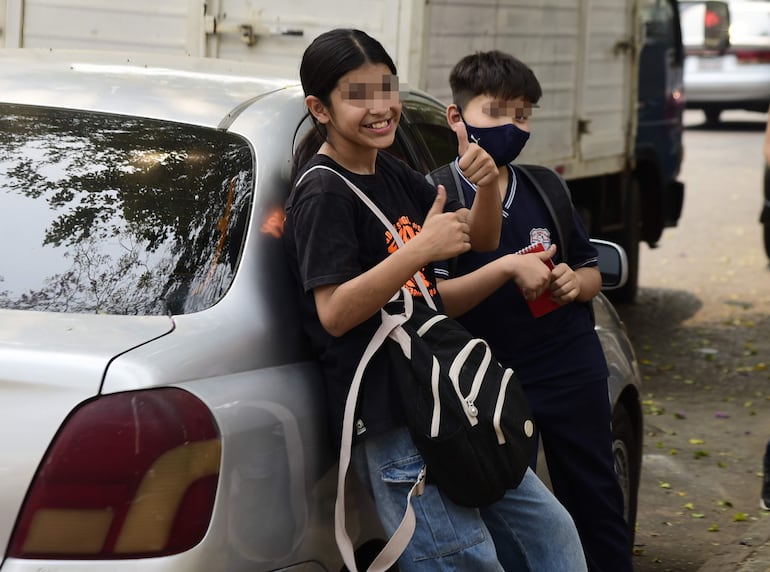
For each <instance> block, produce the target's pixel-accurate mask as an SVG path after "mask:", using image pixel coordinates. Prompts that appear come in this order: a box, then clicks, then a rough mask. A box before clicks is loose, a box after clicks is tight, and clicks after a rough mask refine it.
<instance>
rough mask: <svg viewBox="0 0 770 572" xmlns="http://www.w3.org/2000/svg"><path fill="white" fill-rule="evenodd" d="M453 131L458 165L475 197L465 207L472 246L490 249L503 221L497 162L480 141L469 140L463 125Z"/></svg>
mask: <svg viewBox="0 0 770 572" xmlns="http://www.w3.org/2000/svg"><path fill="white" fill-rule="evenodd" d="M455 132H456V133H457V141H458V145H457V146H458V152H459V153H458V154H459V156H460V160H459V162H458V166H459V167H460V170H461V171H462V172H463V175H465V177H466V178H467V179H468V180H469V181H470V182H471V183H473V184H474V185H476V198H475V199H474V200H473V206H471V208H470V211H468V226H469V227H470V237H471V246H472V248H473V250H476V251H479V252H488V251H492V250H495V249H496V248H497V246H498V245H499V244H500V229H501V228H502V224H503V222H502V221H503V201H502V198H501V197H500V193H499V191H498V185H497V177H498V169H497V165H495V161H494V159H492V157H491V156H490V155H489V153H487V152H486V151H484V149H482V148H481V147H479V145H477V144H476V143H469V142H468V134H467V132H466V131H465V126H464V125H460V126H459V127H457V128H456V130H455ZM460 192H462V190H461V189H460Z"/></svg>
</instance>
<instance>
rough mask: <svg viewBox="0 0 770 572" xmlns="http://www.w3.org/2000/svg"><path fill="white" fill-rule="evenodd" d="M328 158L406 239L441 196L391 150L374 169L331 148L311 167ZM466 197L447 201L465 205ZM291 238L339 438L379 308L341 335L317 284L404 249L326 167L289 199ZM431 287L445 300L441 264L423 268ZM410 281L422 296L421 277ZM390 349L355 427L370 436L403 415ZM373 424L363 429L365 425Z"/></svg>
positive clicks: (370, 382)
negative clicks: (321, 304)
mask: <svg viewBox="0 0 770 572" xmlns="http://www.w3.org/2000/svg"><path fill="white" fill-rule="evenodd" d="M314 165H326V166H328V167H331V168H333V169H334V170H336V171H337V172H339V173H341V174H342V175H344V176H345V177H346V178H347V179H349V180H350V181H351V182H352V183H353V184H355V185H356V186H358V187H359V188H360V189H361V190H362V191H363V192H364V193H365V194H366V195H367V196H368V197H369V198H370V199H371V200H372V201H373V202H374V203H375V204H376V205H377V206H378V207H379V208H380V209H381V210H382V212H383V213H384V214H385V216H386V217H387V218H388V220H389V221H391V223H393V226H394V227H395V228H396V230H397V231H398V233H399V235H400V236H401V238H402V239H403V240H404V242H407V241H408V240H409V239H410V238H412V237H413V236H415V235H416V234H417V233H418V232H419V231H420V229H421V228H422V224H423V222H424V220H425V215H426V214H427V212H428V211H429V210H430V207H431V205H432V204H433V201H434V199H435V196H436V190H435V188H434V187H432V186H431V185H430V184H428V183H427V182H426V181H425V178H424V177H423V175H421V174H420V173H417V172H416V171H414V170H412V169H411V168H410V167H409V166H408V165H406V164H405V163H403V162H402V161H400V160H398V159H396V158H394V157H393V156H391V155H389V154H388V153H385V152H380V153H379V154H378V156H377V162H376V165H375V174H374V175H359V174H356V173H353V172H350V171H348V170H347V169H345V168H344V167H342V166H340V165H338V164H337V163H336V162H334V161H333V160H332V159H331V158H330V157H328V156H326V155H316V156H315V157H313V159H311V160H310V161H309V162H308V164H307V165H306V167H305V171H307V170H308V169H309V168H310V167H312V166H314ZM460 206H461V205H460V203H459V202H456V201H453V202H451V203H449V204H447V207H446V210H452V211H454V210H457V209H458V208H460ZM284 237H285V244H286V250H287V255H288V257H289V262H290V266H291V267H292V271H293V272H294V273H295V276H296V278H297V280H298V281H299V283H300V284H301V286H302V295H301V300H300V307H301V311H302V319H303V325H304V327H305V330H306V332H307V333H308V335H309V337H310V340H311V342H312V344H313V347H314V349H315V351H316V353H317V355H318V357H319V358H320V361H321V364H322V367H323V373H324V379H325V383H326V391H327V399H328V405H329V412H330V422H331V424H332V430H333V433H334V435H335V436H336V437H337V441H339V437H340V435H341V427H342V416H343V412H344V409H345V399H346V398H347V393H348V389H349V387H350V383H351V381H352V378H353V374H354V373H355V369H356V366H357V365H358V362H359V360H360V358H361V356H362V355H363V352H364V349H365V347H366V345H367V344H368V342H369V340H370V339H371V337H372V334H373V333H374V331H375V330H376V329H377V327H378V326H379V324H380V315H379V313H377V314H375V315H374V316H372V317H371V318H369V319H368V320H367V321H365V322H364V323H362V324H360V325H359V326H357V327H355V328H353V329H352V330H350V331H349V332H347V333H346V334H345V335H343V336H340V337H333V336H331V335H329V333H327V332H326V330H324V328H323V326H322V325H321V323H320V321H319V319H318V314H317V311H316V307H315V300H314V298H313V289H314V288H316V287H319V286H325V285H329V284H341V283H343V282H346V281H347V280H350V279H352V278H355V277H356V276H358V275H359V274H362V273H363V272H365V271H366V270H368V269H370V268H372V267H374V266H376V265H377V264H378V263H379V262H381V261H382V260H384V259H385V257H386V256H388V255H389V254H390V253H391V252H393V251H395V250H396V249H397V246H396V243H395V241H394V240H393V238H392V236H391V233H390V232H389V231H387V230H386V229H385V226H384V225H383V224H382V222H381V221H380V220H379V219H378V218H377V217H376V216H375V215H374V214H373V213H372V212H371V210H369V207H367V206H366V205H365V204H364V203H363V201H361V199H360V198H359V197H357V196H356V195H355V194H354V193H353V191H352V190H351V189H349V188H348V187H347V185H346V184H345V183H344V181H343V180H342V179H341V178H340V177H339V176H337V175H336V174H334V173H331V172H329V171H327V170H325V169H316V170H314V171H312V172H310V173H308V174H307V176H305V177H304V179H303V180H302V181H301V182H300V184H299V185H297V187H296V188H295V189H294V190H293V191H292V193H291V195H290V196H289V199H288V201H287V203H286V223H285V233H284ZM422 272H423V275H424V278H425V280H426V284H427V285H428V290H429V291H430V292H431V294H432V295H434V296H435V300H436V303H437V305H438V306H439V308H440V307H441V301H440V298H439V297H438V293H437V290H436V278H435V275H434V272H433V266H432V265H428V266H426V267H425V268H424V269H423V271H422ZM406 287H407V288H408V289H409V290H410V291H411V293H412V295H413V296H414V297H415V298H421V294H420V291H419V289H417V288H416V286H415V285H414V284H413V280H410V282H407V284H406ZM389 376H390V370H389V366H388V361H387V356H386V352H385V351H384V350H381V351H379V352H378V353H377V354H376V355H375V356H374V358H373V359H372V361H371V362H370V364H369V366H368V368H367V370H366V373H365V375H364V378H363V383H362V386H361V391H360V394H359V399H358V410H357V415H356V422H357V425H356V429H355V430H354V434H359V435H360V436H361V437H363V436H370V435H374V434H377V433H380V432H382V431H385V430H387V429H390V428H392V427H394V426H397V425H400V424H402V422H403V417H402V414H401V406H400V403H399V400H398V396H397V394H396V389H395V387H394V386H393V384H391V383H389V382H388V379H389ZM362 427H363V428H365V430H364V431H363V432H362V431H361V428H362Z"/></svg>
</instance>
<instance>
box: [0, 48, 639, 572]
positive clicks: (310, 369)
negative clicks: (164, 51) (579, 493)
mask: <svg viewBox="0 0 770 572" xmlns="http://www.w3.org/2000/svg"><path fill="white" fill-rule="evenodd" d="M0 68H2V70H3V72H2V74H0V228H2V229H3V234H2V236H3V240H2V241H0V260H2V264H0V475H2V487H0V552H1V553H2V558H3V559H2V561H1V562H0V571H2V572H40V571H42V570H56V571H57V572H83V571H84V570H88V571H89V572H121V571H125V572H128V571H132V572H133V571H136V570H139V569H141V570H142V571H143V572H172V571H173V572H176V571H180V570H183V571H185V572H224V571H229V572H241V571H242V572H246V571H248V572H259V571H267V570H273V571H274V570H284V571H288V570H292V571H300V570H302V571H305V572H311V571H314V572H323V571H338V570H341V569H342V567H343V564H342V560H341V558H340V556H339V553H338V551H337V547H336V543H335V538H334V500H335V496H336V481H337V468H336V460H335V459H336V456H337V451H336V450H335V448H334V447H333V446H332V444H331V443H330V439H329V435H328V432H327V420H326V410H325V407H324V405H323V404H324V392H323V383H322V381H321V377H320V371H319V367H318V364H317V363H316V362H315V361H314V360H313V358H312V355H311V353H310V351H309V346H308V344H307V341H306V340H305V337H304V335H303V333H302V331H301V327H300V321H299V318H298V310H297V304H296V300H297V298H296V292H295V285H294V283H293V281H292V280H291V277H290V274H289V272H288V269H287V266H286V263H285V257H284V253H283V248H282V241H281V234H282V225H283V218H284V216H283V215H284V213H283V204H284V201H285V198H286V196H287V193H288V190H289V181H288V179H289V174H290V170H291V154H292V149H293V144H294V143H295V142H296V140H297V139H296V137H295V135H297V136H298V134H297V132H296V129H297V126H298V124H299V123H300V122H301V121H302V120H303V116H306V113H305V112H306V108H305V105H304V97H303V93H302V89H301V88H300V87H299V85H298V82H297V81H296V79H292V78H289V79H282V78H281V77H279V76H275V75H270V74H267V73H266V72H265V70H264V68H262V67H260V66H258V65H256V64H254V65H247V64H243V63H237V62H227V61H225V60H212V59H209V60H199V59H196V58H192V57H186V58H185V57H182V58H174V57H168V56H158V55H157V54H144V55H134V56H131V55H127V54H123V55H111V54H107V53H105V54H99V53H82V52H66V51H65V52H59V51H57V50H52V51H49V50H44V51H36V50H32V49H25V50H8V51H2V50H0ZM402 98H403V103H404V112H403V118H402V121H401V123H400V125H399V130H398V133H397V137H396V142H395V144H394V145H393V147H392V148H391V149H390V151H391V152H392V153H393V154H395V155H396V156H398V157H400V158H402V159H403V160H404V161H407V162H408V163H409V164H410V165H412V166H413V167H414V168H416V169H419V170H420V171H421V172H423V173H424V172H427V171H428V170H430V169H433V168H435V167H436V166H438V165H439V164H442V163H443V162H445V161H448V160H449V159H450V158H454V157H455V154H456V152H457V143H456V139H455V137H454V134H453V133H452V132H451V131H450V130H449V128H448V126H447V125H446V119H445V113H444V105H443V104H441V103H440V102H439V101H437V100H436V99H434V98H432V97H430V96H428V95H427V94H424V93H422V92H417V91H409V90H406V89H405V90H404V91H403V93H402ZM309 128H310V122H309V121H307V120H305V121H304V124H303V128H302V129H301V130H300V134H301V133H302V132H304V130H305V129H309ZM600 252H601V253H602V254H600V255H609V258H608V259H607V261H608V262H609V263H610V264H609V265H607V264H604V261H601V263H602V276H603V279H606V285H607V286H608V287H610V286H613V285H619V284H621V283H622V276H623V269H624V264H623V260H622V256H619V255H617V254H615V255H613V253H612V251H611V250H606V249H602V250H601V251H600ZM594 310H595V316H596V329H597V333H598V335H599V338H600V340H601V343H602V347H603V349H604V352H605V356H606V358H607V362H608V366H609V371H610V377H609V380H608V384H609V387H608V393H609V395H610V397H611V399H612V404H613V435H614V442H613V450H614V452H615V461H616V466H617V468H618V475H619V478H620V481H621V485H622V487H623V492H624V495H625V501H626V514H627V518H628V520H629V527H630V529H631V530H632V531H633V529H634V523H635V515H636V504H637V498H638V497H637V492H638V486H639V475H640V471H641V452H642V435H643V430H642V414H641V404H640V384H641V376H640V373H639V367H638V364H637V361H636V358H635V355H634V351H633V348H632V346H631V343H630V341H629V339H628V337H627V335H626V332H625V329H624V326H623V324H622V322H621V321H620V320H619V318H618V315H617V313H616V312H615V310H614V308H613V307H612V305H611V304H610V303H609V302H608V301H607V299H606V298H605V297H604V296H602V295H600V296H598V297H597V298H596V299H595V302H594ZM350 480H351V483H350V485H351V487H352V489H353V490H352V491H351V495H349V496H350V498H351V504H350V509H349V514H348V516H347V521H348V522H349V524H350V526H349V530H350V531H352V532H353V537H354V538H353V540H354V543H355V546H356V548H357V549H358V550H359V551H360V554H367V553H371V551H372V549H376V548H377V547H378V546H380V545H381V544H382V541H383V534H382V531H381V530H380V528H379V525H378V519H377V517H376V515H375V514H374V512H373V503H372V502H371V499H370V498H369V497H368V495H367V494H366V493H365V492H363V488H362V487H360V486H358V487H356V483H355V479H350ZM356 491H357V494H356Z"/></svg>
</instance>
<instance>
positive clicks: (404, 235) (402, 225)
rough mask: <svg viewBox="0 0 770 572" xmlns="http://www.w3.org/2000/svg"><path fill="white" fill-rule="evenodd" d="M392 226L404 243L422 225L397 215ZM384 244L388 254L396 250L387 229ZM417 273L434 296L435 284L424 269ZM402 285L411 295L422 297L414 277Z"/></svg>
mask: <svg viewBox="0 0 770 572" xmlns="http://www.w3.org/2000/svg"><path fill="white" fill-rule="evenodd" d="M393 226H394V227H395V229H396V232H398V236H399V237H400V238H401V240H402V241H403V242H404V244H406V243H407V242H409V241H410V240H412V239H413V238H414V237H415V236H417V235H418V234H419V233H420V230H422V225H420V224H417V223H416V222H412V221H411V220H409V217H408V216H406V215H404V216H402V217H399V219H398V220H397V221H396V222H395V224H394V225H393ZM385 244H386V245H387V247H388V253H389V254H393V253H394V252H395V251H396V250H398V244H396V241H395V240H394V239H393V234H392V233H391V232H390V231H389V230H386V231H385ZM419 274H420V278H421V279H422V282H423V284H425V287H426V288H427V289H428V292H429V293H430V295H431V296H435V295H436V294H437V293H438V292H437V290H436V286H435V285H434V284H433V283H431V281H430V280H428V277H427V276H426V275H425V269H424V268H422V269H420V272H419ZM404 286H405V287H406V289H407V290H409V293H410V294H411V295H412V296H414V297H419V298H422V293H421V292H420V289H419V288H418V287H417V284H415V281H414V278H410V279H409V280H407V281H406V284H404Z"/></svg>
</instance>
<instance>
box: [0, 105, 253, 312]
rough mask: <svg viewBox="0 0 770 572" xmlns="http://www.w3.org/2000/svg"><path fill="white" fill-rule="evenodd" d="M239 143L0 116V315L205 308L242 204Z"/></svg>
mask: <svg viewBox="0 0 770 572" xmlns="http://www.w3.org/2000/svg"><path fill="white" fill-rule="evenodd" d="M253 164H254V161H253V157H252V154H251V150H250V147H249V145H248V144H247V143H246V142H245V141H244V140H242V139H241V138H239V137H237V136H235V135H232V134H228V133H223V132H221V131H217V130H212V129H204V128H199V127H193V126H189V125H181V124H174V123H169V122H161V121H155V120H149V119H136V118H129V117H123V116H115V115H107V114H97V113H85V112H78V111H70V110H59V109H57V110H54V109H45V108H37V107H30V106H23V105H5V104H4V105H1V106H0V200H2V208H0V227H2V228H3V236H4V237H5V240H3V241H0V260H2V261H3V262H2V265H0V308H11V309H25V310H46V311H57V312H81V313H82V312H88V313H108V314H139V315H158V314H160V315H162V314H168V313H188V312H195V311H199V310H202V309H205V308H207V307H209V306H211V305H212V304H214V303H216V302H217V301H218V300H219V299H220V298H221V297H222V295H223V294H224V292H225V291H226V290H227V288H228V286H229V285H230V283H231V281H232V279H233V276H234V273H235V268H236V264H237V261H238V256H239V253H240V249H241V243H242V240H243V235H244V232H245V225H246V220H247V217H248V211H249V208H250V203H251V189H252V187H253Z"/></svg>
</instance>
